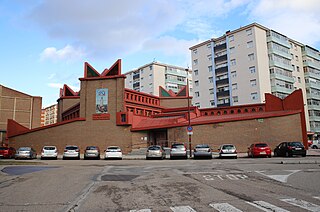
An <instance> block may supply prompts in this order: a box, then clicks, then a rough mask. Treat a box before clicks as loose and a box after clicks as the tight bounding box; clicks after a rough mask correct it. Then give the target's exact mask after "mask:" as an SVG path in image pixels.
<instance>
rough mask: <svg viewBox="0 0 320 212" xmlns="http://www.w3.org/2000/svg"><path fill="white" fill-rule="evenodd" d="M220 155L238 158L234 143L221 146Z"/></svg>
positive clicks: (221, 156)
mask: <svg viewBox="0 0 320 212" xmlns="http://www.w3.org/2000/svg"><path fill="white" fill-rule="evenodd" d="M218 150H219V157H220V158H224V157H231V158H235V159H237V157H238V155H237V149H236V146H235V145H233V144H223V145H221V146H220V147H219V149H218Z"/></svg>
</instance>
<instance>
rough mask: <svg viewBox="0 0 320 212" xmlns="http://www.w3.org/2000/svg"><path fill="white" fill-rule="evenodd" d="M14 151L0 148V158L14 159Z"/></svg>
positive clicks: (13, 149)
mask: <svg viewBox="0 0 320 212" xmlns="http://www.w3.org/2000/svg"><path fill="white" fill-rule="evenodd" d="M15 154H16V150H15V148H13V147H0V158H14V155H15Z"/></svg>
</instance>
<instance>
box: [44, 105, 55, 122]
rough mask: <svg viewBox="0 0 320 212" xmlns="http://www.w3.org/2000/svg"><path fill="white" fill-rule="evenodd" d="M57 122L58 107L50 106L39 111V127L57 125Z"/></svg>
mask: <svg viewBox="0 0 320 212" xmlns="http://www.w3.org/2000/svg"><path fill="white" fill-rule="evenodd" d="M57 120H58V105H57V104H54V105H50V106H48V107H46V108H44V109H42V111H41V126H46V125H50V124H55V123H57Z"/></svg>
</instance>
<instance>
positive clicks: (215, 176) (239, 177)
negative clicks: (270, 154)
mask: <svg viewBox="0 0 320 212" xmlns="http://www.w3.org/2000/svg"><path fill="white" fill-rule="evenodd" d="M203 178H204V179H205V180H207V181H214V180H245V179H248V178H249V177H248V176H247V175H244V174H213V175H203Z"/></svg>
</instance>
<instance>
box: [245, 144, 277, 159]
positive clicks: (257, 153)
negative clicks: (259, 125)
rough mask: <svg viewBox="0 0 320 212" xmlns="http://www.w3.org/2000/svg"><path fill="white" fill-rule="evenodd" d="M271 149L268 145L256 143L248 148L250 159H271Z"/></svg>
mask: <svg viewBox="0 0 320 212" xmlns="http://www.w3.org/2000/svg"><path fill="white" fill-rule="evenodd" d="M271 152H272V151H271V148H270V147H269V145H268V144H266V143H254V144H251V145H250V147H249V148H248V157H252V158H254V157H262V156H264V157H269V158H271Z"/></svg>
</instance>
